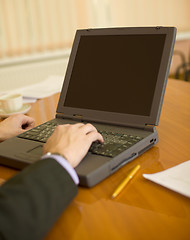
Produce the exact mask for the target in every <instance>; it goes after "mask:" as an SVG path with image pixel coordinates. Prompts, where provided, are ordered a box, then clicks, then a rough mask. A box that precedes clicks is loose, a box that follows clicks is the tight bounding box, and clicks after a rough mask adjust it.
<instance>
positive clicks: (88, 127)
mask: <svg viewBox="0 0 190 240" xmlns="http://www.w3.org/2000/svg"><path fill="white" fill-rule="evenodd" d="M81 129H82V130H83V132H84V133H85V134H88V133H90V132H92V131H94V132H97V129H96V128H95V127H94V126H93V125H92V124H90V123H87V124H85V125H84V126H82V127H81Z"/></svg>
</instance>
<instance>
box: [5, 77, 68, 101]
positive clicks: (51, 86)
mask: <svg viewBox="0 0 190 240" xmlns="http://www.w3.org/2000/svg"><path fill="white" fill-rule="evenodd" d="M63 80H64V79H63V76H56V75H55V76H49V77H48V78H47V79H45V80H44V81H41V82H39V83H35V84H31V85H28V86H26V87H23V88H17V89H14V90H12V91H10V92H6V93H2V92H0V95H3V94H7V93H15V92H16V93H21V94H22V95H23V97H24V102H25V103H28V102H35V100H36V99H41V98H45V97H49V96H51V95H53V94H55V93H58V92H61V89H62V85H63Z"/></svg>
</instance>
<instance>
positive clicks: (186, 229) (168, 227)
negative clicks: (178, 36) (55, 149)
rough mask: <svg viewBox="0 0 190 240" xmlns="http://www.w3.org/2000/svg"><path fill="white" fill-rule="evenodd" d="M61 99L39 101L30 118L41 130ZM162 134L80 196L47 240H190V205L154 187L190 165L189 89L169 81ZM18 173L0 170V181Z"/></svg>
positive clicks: (178, 197)
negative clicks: (157, 175) (162, 176)
mask: <svg viewBox="0 0 190 240" xmlns="http://www.w3.org/2000/svg"><path fill="white" fill-rule="evenodd" d="M58 97H59V96H58V95H55V96H52V97H50V98H48V99H44V100H40V101H38V102H37V103H36V104H35V105H34V106H33V108H32V109H31V111H30V112H29V115H30V116H33V117H35V118H36V123H37V124H40V123H41V122H44V121H46V120H49V119H51V118H53V116H54V114H55V109H56V104H57V101H58ZM157 129H158V133H159V138H160V140H159V143H158V144H157V145H156V146H155V147H153V148H152V149H150V150H149V151H147V152H146V153H144V154H143V155H142V156H140V157H138V158H137V159H136V160H134V161H133V162H131V163H129V164H127V165H126V166H124V167H123V168H122V169H120V170H119V171H118V172H117V173H115V174H114V175H112V176H110V177H109V178H107V179H106V180H104V181H103V182H101V183H100V184H98V185H97V186H95V187H93V188H91V189H85V188H79V194H78V195H77V197H76V198H75V199H74V201H73V202H72V203H71V204H70V205H69V207H68V208H67V209H66V211H65V212H64V213H63V214H62V215H61V217H60V218H59V220H58V221H57V223H56V224H55V226H54V227H53V228H52V230H51V231H50V233H49V234H48V236H47V237H46V240H52V239H53V240H56V239H58V240H60V239H66V240H69V239H72V240H86V239H90V240H93V239H96V240H97V239H99V240H107V239H109V240H110V239H111V240H112V239H116V240H120V239H122V240H127V239H129V240H141V239H151V240H156V239H159V240H161V239H162V240H164V239H167V240H168V239H172V240H186V239H190V199H189V198H186V197H184V196H182V195H180V194H178V193H175V192H173V191H170V190H168V189H166V188H164V187H162V186H159V185H157V184H155V183H152V182H150V181H148V180H146V179H144V178H143V177H142V173H154V172H158V171H161V170H164V169H167V168H169V167H172V166H175V165H176V164H179V163H181V162H184V161H186V160H188V159H190V83H188V82H182V81H179V80H178V81H176V80H169V81H168V85H167V89H166V95H165V99H164V104H163V109H162V114H161V119H160V124H159V127H158V128H157ZM138 163H139V164H140V165H141V170H140V172H139V173H138V174H137V176H135V178H134V179H132V180H131V182H130V183H129V184H128V186H127V187H126V188H125V190H124V191H123V192H122V193H121V194H120V195H119V196H118V197H117V198H116V199H114V200H112V199H111V198H110V197H111V194H112V193H113V191H114V190H115V188H116V187H117V186H118V184H119V183H120V182H121V181H122V180H123V178H124V177H125V176H126V174H127V173H128V172H129V171H130V169H131V168H132V167H133V166H135V165H136V164H138ZM15 172H16V171H15V170H12V169H10V168H5V167H0V176H1V177H4V178H9V177H10V176H12V175H13V174H14V173H15Z"/></svg>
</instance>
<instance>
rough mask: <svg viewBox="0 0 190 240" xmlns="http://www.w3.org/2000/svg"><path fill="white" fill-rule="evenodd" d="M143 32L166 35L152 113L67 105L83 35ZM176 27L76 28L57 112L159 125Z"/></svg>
mask: <svg viewBox="0 0 190 240" xmlns="http://www.w3.org/2000/svg"><path fill="white" fill-rule="evenodd" d="M142 34H144V35H145V34H146V35H148V34H165V35H166V38H165V44H164V49H163V54H162V58H161V64H160V69H159V72H158V77H157V83H156V87H155V92H154V97H153V103H152V106H151V111H150V115H149V116H139V115H132V114H123V113H113V112H105V111H97V110H89V109H81V108H71V107H65V106H64V102H65V99H66V94H67V89H68V86H69V81H70V77H71V74H72V70H73V65H74V61H75V56H76V54H77V49H78V46H79V42H80V38H81V36H93V35H94V36H96V35H99V36H100V35H142ZM175 36H176V28H174V27H134V28H133V27H132V28H102V29H83V30H77V32H76V35H75V39H74V43H73V47H72V51H71V55H70V58H69V62H68V66H67V71H66V74H65V79H64V83H63V88H62V92H61V95H60V99H59V103H58V107H57V113H58V114H59V113H61V114H64V115H65V116H67V117H70V118H75V117H76V116H82V119H83V120H86V121H95V122H96V121H97V122H105V123H110V124H119V125H126V126H145V125H158V123H159V118H160V113H161V107H162V103H163V98H164V93H165V88H166V84H167V79H168V74H169V69H170V64H171V59H172V54H173V48H174V43H175Z"/></svg>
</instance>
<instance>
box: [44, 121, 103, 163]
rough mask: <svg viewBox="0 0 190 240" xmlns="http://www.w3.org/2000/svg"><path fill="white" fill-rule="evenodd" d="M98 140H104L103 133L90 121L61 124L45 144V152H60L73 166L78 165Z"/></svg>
mask: <svg viewBox="0 0 190 240" xmlns="http://www.w3.org/2000/svg"><path fill="white" fill-rule="evenodd" d="M96 140H98V141H100V142H102V143H103V141H104V140H103V137H102V135H101V134H100V133H98V132H97V130H96V128H95V127H94V126H93V125H91V124H89V123H88V124H83V123H77V124H74V125H70V124H66V125H59V126H57V127H56V129H55V131H54V132H53V134H52V135H51V137H50V138H49V139H48V141H47V142H46V144H45V145H44V154H45V153H47V152H51V153H59V154H61V155H63V156H64V157H65V158H66V160H67V161H68V162H69V163H70V164H71V166H72V167H76V166H77V165H78V164H79V163H80V162H81V160H82V159H83V158H84V157H85V155H86V153H87V151H88V149H89V148H90V146H91V144H92V142H94V141H96Z"/></svg>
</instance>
